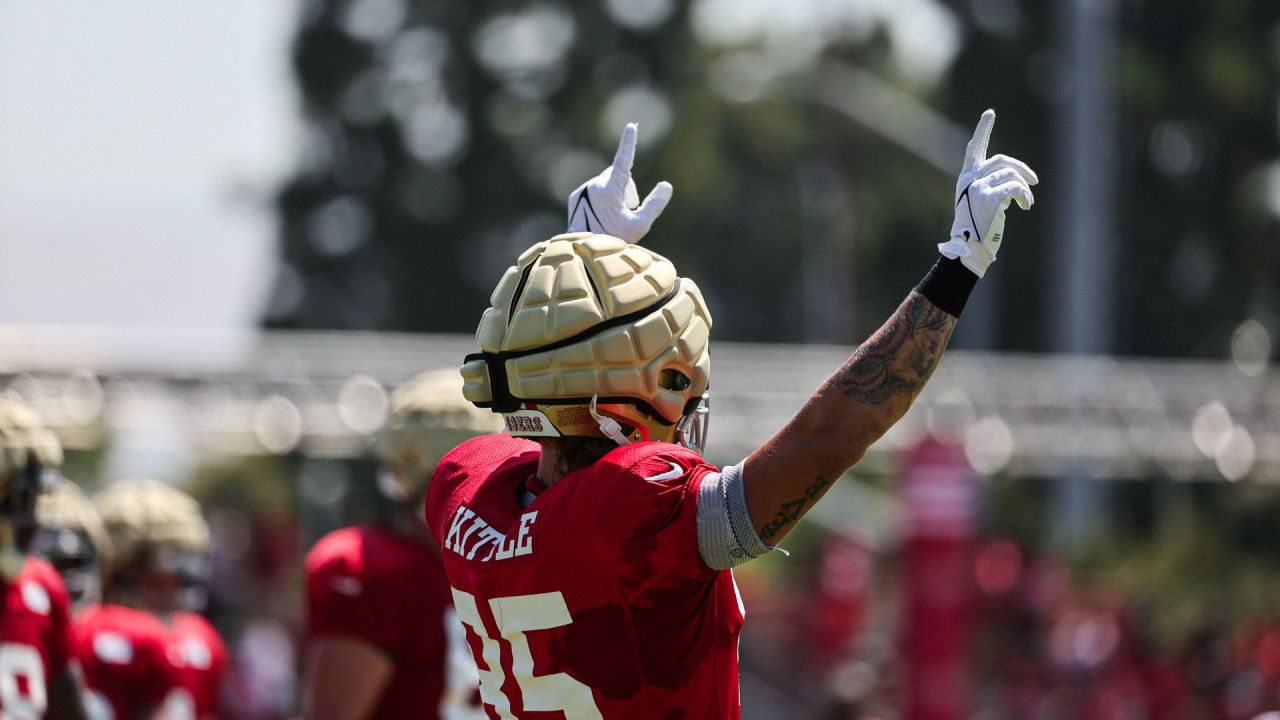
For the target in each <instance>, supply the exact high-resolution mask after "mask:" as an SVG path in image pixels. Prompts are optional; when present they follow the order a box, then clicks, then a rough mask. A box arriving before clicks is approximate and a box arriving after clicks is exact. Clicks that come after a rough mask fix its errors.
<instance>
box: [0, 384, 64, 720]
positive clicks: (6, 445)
mask: <svg viewBox="0 0 1280 720" xmlns="http://www.w3.org/2000/svg"><path fill="white" fill-rule="evenodd" d="M61 462H62V447H61V445H59V443H58V439H57V438H56V437H55V436H54V435H53V433H52V432H50V431H49V430H47V429H46V428H45V427H44V426H43V425H42V424H41V423H40V421H39V419H37V418H36V416H35V415H34V414H33V413H32V412H31V411H30V410H29V409H28V408H27V407H26V406H24V405H22V404H21V403H19V402H17V401H15V400H10V399H8V398H5V397H0V593H3V596H4V597H3V602H4V606H3V611H2V614H0V717H4V718H45V717H48V718H83V717H85V714H84V705H83V703H82V701H81V692H80V681H79V679H78V678H77V676H76V673H75V671H74V669H73V668H72V664H71V608H70V598H69V596H68V595H67V589H66V586H65V585H64V584H63V582H62V578H60V577H59V576H58V573H57V571H55V570H54V569H53V567H52V566H51V565H49V563H47V562H45V561H44V560H42V559H40V558H36V557H31V556H29V555H28V554H27V548H28V547H29V546H30V543H31V540H32V537H33V535H34V533H35V529H36V523H35V504H36V499H37V496H38V495H39V493H40V492H41V490H43V489H44V488H46V487H48V486H49V485H51V484H52V481H51V477H50V476H51V472H52V470H53V469H55V468H56V467H57V466H58V465H59V464H60V463H61Z"/></svg>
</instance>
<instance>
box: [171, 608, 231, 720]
mask: <svg viewBox="0 0 1280 720" xmlns="http://www.w3.org/2000/svg"><path fill="white" fill-rule="evenodd" d="M167 625H168V627H167V630H168V633H167V635H166V646H165V651H166V652H165V655H166V657H167V659H168V661H169V665H170V666H171V667H172V668H173V673H174V680H175V682H176V683H177V685H178V688H179V689H180V690H182V691H185V693H186V696H187V697H185V698H183V699H182V704H183V705H187V704H189V707H190V710H189V712H191V713H192V714H193V715H194V716H195V717H197V718H208V717H214V716H216V715H217V714H218V707H219V699H220V698H219V695H220V691H221V687H222V678H223V676H224V675H225V674H226V672H227V663H228V655H227V646H226V643H224V642H223V641H222V636H221V635H220V634H218V631H217V629H216V628H214V627H213V625H212V624H211V623H210V622H209V621H208V620H206V619H204V617H202V616H200V615H197V614H196V613H191V612H176V613H173V614H172V615H171V616H170V617H169V619H168V622H167ZM171 701H172V700H171Z"/></svg>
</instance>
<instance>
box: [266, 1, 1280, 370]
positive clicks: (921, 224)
mask: <svg viewBox="0 0 1280 720" xmlns="http://www.w3.org/2000/svg"><path fill="white" fill-rule="evenodd" d="M1062 5H1063V3H1062V2H1056V3H1037V2H1029V1H1020V0H945V1H941V2H939V1H935V0H902V1H901V2H895V3H861V2H853V0H850V1H849V2H846V3H839V2H837V3H831V2H811V1H808V0H805V1H800V2H794V3H784V4H778V3H768V2H763V1H762V0H740V1H733V0H605V1H604V2H600V3H561V2H533V3H512V2H495V3H471V2H466V1H465V0H435V1H434V2H430V3H426V2H410V1H409V0H312V1H311V2H309V3H307V5H306V6H305V10H304V12H303V14H302V17H301V20H300V25H299V28H298V32H297V36H296V39H295V43H294V49H293V58H294V67H295V70H296V74H297V79H298V83H299V87H300V89H301V95H302V99H303V106H304V115H305V118H306V122H307V127H308V132H307V144H306V153H305V161H304V163H303V164H302V166H301V167H300V169H299V171H298V173H297V174H296V175H295V176H294V177H293V178H292V179H291V180H290V181H289V182H288V184H287V186H286V187H284V188H283V189H282V191H281V193H280V195H279V200H278V202H279V210H280V214H281V218H282V224H281V227H282V242H281V249H282V255H283V260H284V264H283V269H282V271H281V275H280V278H279V279H278V281H277V283H276V288H275V292H274V295H273V299H272V302H271V306H270V308H269V311H268V316H267V318H266V322H267V324H268V325H270V326H273V327H309V328H373V329H390V330H410V331H437V332H441V331H447V332H470V331H472V330H473V329H474V327H475V323H476V320H477V319H478V317H479V314H480V312H481V310H482V309H483V308H484V306H485V304H486V300H487V296H488V293H489V292H490V291H491V289H492V287H493V286H494V284H495V283H496V280H497V278H498V277H499V276H500V274H501V272H502V270H503V269H504V268H505V267H506V266H507V265H508V264H509V263H510V262H511V261H512V260H513V259H514V258H515V256H516V254H517V253H518V251H519V250H520V249H522V248H524V247H526V246H528V245H529V244H531V243H533V242H536V241H539V240H542V239H545V238H546V237H549V236H550V235H552V234H554V233H556V232H558V231H560V230H561V229H562V228H563V226H564V207H563V203H564V199H565V196H566V195H567V193H568V191H570V190H571V189H572V188H573V187H575V186H576V185H577V184H578V183H580V182H581V181H582V180H584V179H586V178H587V177H589V176H590V175H593V174H595V173H596V172H598V171H599V170H600V169H601V168H603V167H604V165H605V163H606V162H607V161H608V160H609V158H610V157H611V155H612V150H613V147H614V143H615V142H616V138H617V134H618V132H619V131H620V129H621V127H622V124H623V123H624V122H625V121H627V120H637V121H639V122H640V134H641V143H642V144H641V148H640V153H639V158H638V162H637V168H636V174H637V179H638V183H639V185H640V186H641V190H642V192H645V191H647V189H648V188H649V187H651V186H652V185H653V183H654V182H656V181H657V180H659V179H668V180H670V181H671V182H672V183H673V184H674V185H675V187H676V195H675V199H674V201H673V203H672V205H671V206H670V208H669V209H668V210H667V212H666V214H665V215H664V217H663V219H662V220H661V221H660V222H659V224H658V226H657V229H656V230H655V231H654V233H653V234H652V235H651V236H650V239H649V240H647V243H648V244H649V245H650V246H651V247H653V248H654V249H655V250H656V251H658V252H660V253H663V254H665V255H667V256H669V257H671V258H672V259H673V260H675V261H676V263H677V265H678V267H680V269H681V271H682V273H683V274H686V275H688V276H691V277H693V278H695V279H696V280H697V281H698V282H699V284H700V285H701V286H702V287H703V289H704V291H705V293H706V295H707V297H708V302H709V303H710V305H711V309H712V312H713V314H714V315H715V317H716V325H717V327H716V335H717V337H719V338H725V339H738V340H764V341H799V340H818V341H832V342H856V341H858V340H860V339H861V338H862V337H863V336H865V335H866V334H867V333H868V332H869V331H870V330H872V329H873V328H874V326H875V324H877V323H878V322H879V321H880V320H882V319H883V317H884V316H885V315H886V314H887V313H888V312H889V311H890V310H891V309H892V307H893V306H894V305H895V304H896V303H897V302H898V301H899V300H900V299H901V297H902V296H903V294H904V293H905V291H906V290H907V289H908V288H910V287H911V286H912V285H913V284H914V283H915V282H916V281H917V280H918V279H919V277H920V276H921V275H922V274H923V272H924V271H925V270H926V269H927V267H928V265H929V263H930V262H931V261H932V257H933V256H934V249H933V245H934V243H936V242H938V241H939V240H941V239H942V238H943V236H944V235H945V233H946V230H947V228H948V227H949V225H950V198H951V194H952V183H953V182H954V180H953V178H954V172H955V168H958V166H959V162H960V152H961V151H962V141H963V139H964V136H967V133H968V132H969V131H970V129H971V127H972V123H973V122H974V121H976V119H977V117H978V115H979V113H980V112H981V111H982V110H983V109H984V108H986V107H989V106H992V107H996V108H997V109H998V110H999V111H1000V112H1001V115H1002V118H1003V121H1002V122H1000V123H998V124H997V129H996V135H995V139H994V141H993V144H992V147H993V150H994V151H998V152H1008V153H1010V154H1014V155H1017V156H1019V157H1021V158H1023V159H1025V160H1027V161H1028V162H1029V163H1030V164H1031V165H1032V166H1033V167H1036V168H1037V170H1038V171H1039V172H1040V176H1041V178H1042V180H1043V183H1042V186H1041V188H1040V190H1039V193H1038V199H1039V201H1040V204H1039V207H1038V208H1037V211H1036V212H1033V213H1030V214H1029V215H1025V216H1023V215H1018V216H1017V217H1014V218H1012V219H1011V220H1010V224H1011V230H1010V231H1011V232H1012V233H1013V234H1014V235H1013V236H1014V237H1015V238H1016V240H1017V241H1018V242H1017V245H1018V246H1017V247H1015V248H1013V250H1011V251H1007V252H1006V253H1005V254H1002V255H1001V258H1002V262H1001V263H1000V264H999V266H998V268H997V270H996V271H995V272H994V273H993V274H992V275H993V276H994V277H989V279H988V280H987V281H986V282H985V283H984V286H985V287H984V292H988V293H993V294H995V295H996V296H997V297H998V300H997V302H995V303H992V304H991V306H992V307H993V308H994V312H995V314H996V315H995V318H994V320H993V323H994V327H995V329H996V330H997V332H996V333H995V334H994V344H995V345H996V346H997V347H998V348H999V349H1009V350H1043V349H1046V348H1047V333H1046V331H1045V329H1044V328H1045V327H1046V325H1047V319H1048V318H1049V317H1050V316H1051V314H1052V313H1053V312H1054V308H1052V307H1051V301H1050V296H1049V294H1048V289H1049V287H1050V285H1051V283H1052V281H1053V279H1054V268H1053V267H1052V266H1051V255H1050V249H1051V243H1052V242H1053V241H1054V240H1055V238H1054V237H1053V236H1052V234H1051V229H1052V227H1053V225H1052V223H1053V221H1054V220H1055V217H1056V214H1057V213H1061V212H1062V208H1061V206H1060V205H1055V192H1056V191H1057V190H1058V189H1060V188H1061V187H1063V184H1062V183H1060V182H1058V181H1057V180H1058V178H1057V177H1056V173H1055V170H1056V167H1055V162H1056V161H1057V158H1058V157H1060V153H1058V152H1057V151H1056V150H1055V148H1054V143H1055V142H1056V139H1055V137H1056V136H1055V133H1056V131H1057V128H1058V127H1059V126H1058V125H1057V123H1056V117H1057V111H1058V110H1060V109H1061V108H1060V107H1059V103H1060V100H1059V99H1058V98H1059V97H1060V95H1061V93H1060V92H1059V90H1060V85H1061V84H1062V66H1063V63H1064V60H1063V54H1062V49H1061V48H1060V47H1059V45H1060V42H1059V41H1060V38H1061V37H1062V36H1063V34H1064V33H1063V32H1062V31H1061V29H1060V28H1061V25H1062V19H1061V17H1060V16H1059V14H1058V13H1059V11H1060V9H1061V6H1062ZM1278 20H1280V5H1277V4H1276V3H1272V2H1263V1H1262V0H1253V1H1252V2H1248V1H1246V0H1230V1H1227V2H1210V1H1209V0H1195V1H1194V2H1193V1H1192V0H1178V1H1176V2H1171V3H1170V2H1162V3H1151V2H1139V1H1138V0H1130V1H1129V2H1124V3H1119V14H1118V23H1119V27H1118V29H1119V45H1120V47H1119V48H1118V52H1117V67H1116V76H1115V81H1116V84H1117V91H1118V101H1119V108H1120V117H1119V118H1118V128H1117V129H1118V137H1117V139H1118V141H1119V148H1118V151H1119V152H1120V154H1121V155H1120V158H1119V163H1118V165H1119V173H1120V177H1119V178H1118V180H1117V182H1116V183H1115V187H1116V188H1117V190H1118V192H1119V193H1120V197H1119V198H1118V199H1117V203H1116V207H1117V212H1118V213H1119V217H1118V218H1117V222H1116V225H1115V226H1116V228H1117V236H1116V238H1115V241H1116V245H1117V247H1118V250H1117V252H1118V255H1119V257H1118V268H1119V269H1118V272H1117V276H1118V278H1119V286H1118V287H1117V288H1116V290H1115V292H1116V294H1117V296H1118V297H1117V308H1118V309H1119V313H1120V315H1121V317H1119V318H1117V321H1116V327H1117V335H1118V337H1117V338H1115V347H1116V349H1117V350H1118V351H1119V352H1121V353H1125V354H1154V355H1177V356H1181V355H1186V354H1188V353H1192V354H1200V355H1210V356H1213V355H1219V356H1220V355H1221V354H1223V352H1224V350H1225V345H1226V340H1227V338H1229V336H1230V332H1231V330H1232V329H1233V328H1234V327H1235V326H1236V325H1237V324H1238V323H1239V322H1240V321H1241V320H1242V319H1244V318H1245V317H1248V316H1250V315H1254V316H1258V317H1259V318H1261V319H1262V320H1263V321H1264V322H1265V323H1271V325H1272V328H1273V329H1275V327H1274V320H1273V319H1272V316H1271V315H1268V313H1273V314H1274V312H1275V308H1276V307H1277V300H1276V298H1275V294H1276V286H1275V283H1274V275H1275V268H1276V266H1277V256H1278V255H1280V243H1278V242H1277V238H1276V235H1277V227H1276V221H1275V218H1276V211H1277V208H1276V207H1275V206H1276V205H1277V204H1280V203H1278V201H1277V200H1276V197H1277V194H1278V193H1280V191H1278V190H1276V189H1274V188H1272V187H1271V186H1270V185H1268V181H1269V178H1271V177H1272V176H1273V175H1277V173H1273V172H1271V170H1270V169H1271V168H1272V163H1274V162H1275V159H1276V156H1277V155H1278V154H1280V148H1277V132H1276V87H1277V77H1276V74H1277V67H1278V64H1277V51H1276V49H1275V41H1274V38H1275V37H1276V29H1277V21H1278ZM833 73H834V75H833ZM833 78H835V79H837V80H840V81H845V80H853V81H857V82H856V83H854V84H853V85H849V87H855V86H856V87H862V88H863V89H864V90H865V89H867V87H868V83H869V84H870V88H871V89H872V90H877V92H879V93H880V95H878V96H876V97H883V96H887V97H890V98H896V99H898V100H902V101H903V102H901V103H889V104H885V105H884V106H883V107H874V108H869V109H870V110H872V111H873V112H872V113H871V114H872V115H875V114H876V113H879V115H880V116H881V119H882V121H883V122H886V123H888V124H890V125H892V124H895V123H896V124H898V125H901V126H902V127H906V128H910V127H912V123H913V121H914V120H915V119H917V118H918V117H920V116H921V115H920V113H918V112H916V111H915V110H914V109H913V107H919V108H933V109H935V110H937V111H938V112H940V113H941V116H943V117H946V118H951V119H952V120H953V121H954V123H955V125H954V130H953V133H952V134H953V135H954V134H956V133H957V132H959V133H963V135H962V136H961V145H957V146H956V147H954V151H953V152H954V155H955V157H954V158H952V159H951V160H950V161H948V162H950V163H951V164H952V165H954V166H955V168H952V169H948V170H946V171H943V170H941V169H939V168H938V167H935V166H934V165H935V164H936V163H935V164H931V163H930V162H927V161H925V160H922V159H921V157H920V155H919V153H913V152H911V151H909V150H908V149H906V148H905V146H904V144H903V143H901V142H894V141H890V140H888V139H887V137H886V134H885V133H883V127H882V128H881V130H880V131H876V130H873V129H872V127H873V126H874V123H869V122H867V121H866V119H865V117H858V116H859V115H860V113H861V112H862V110H863V109H868V108H867V106H868V105H871V104H875V103H868V102H867V101H866V97H870V96H864V95H862V94H857V95H856V98H855V99H858V102H859V103H860V105H859V106H858V107H856V108H855V109H854V111H853V112H852V113H850V112H841V111H839V110H834V109H831V107H829V104H823V103H821V102H817V101H815V98H817V97H818V96H819V95H821V94H822V93H823V92H828V93H829V92H831V91H832V88H842V87H845V86H844V85H840V84H838V83H836V84H833V82H832V80H833ZM858 83H860V85H859V84H858ZM841 92H842V91H841ZM850 92H851V93H853V91H850ZM850 97H854V95H852V94H851V95H850ZM1100 125H1102V123H1101V122H1100ZM953 144H954V143H953ZM1059 202H1060V200H1059ZM975 322H976V321H975Z"/></svg>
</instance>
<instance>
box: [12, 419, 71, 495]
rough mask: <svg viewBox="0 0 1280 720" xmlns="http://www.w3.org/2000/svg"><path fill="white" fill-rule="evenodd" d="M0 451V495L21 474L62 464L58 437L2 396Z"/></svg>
mask: <svg viewBox="0 0 1280 720" xmlns="http://www.w3.org/2000/svg"><path fill="white" fill-rule="evenodd" d="M0 450H3V453H0V494H2V493H4V492H7V491H8V490H9V489H10V488H11V487H13V485H14V483H15V482H16V481H19V480H20V478H21V476H23V475H29V474H31V473H33V472H36V473H37V474H38V471H39V470H44V469H48V470H56V469H57V468H58V467H59V466H61V465H62V444H61V443H60V442H58V436H57V435H54V434H53V431H52V430H49V429H48V428H47V427H45V425H44V423H43V422H41V421H40V418H39V417H37V416H36V414H35V412H33V411H32V410H31V409H30V408H28V407H27V406H26V405H24V404H23V403H21V402H19V401H18V400H15V399H13V398H9V397H4V396H0ZM33 468H34V470H33Z"/></svg>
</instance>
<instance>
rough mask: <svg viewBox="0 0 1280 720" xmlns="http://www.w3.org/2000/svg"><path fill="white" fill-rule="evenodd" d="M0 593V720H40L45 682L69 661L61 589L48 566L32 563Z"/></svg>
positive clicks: (66, 611)
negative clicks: (0, 609) (0, 610)
mask: <svg viewBox="0 0 1280 720" xmlns="http://www.w3.org/2000/svg"><path fill="white" fill-rule="evenodd" d="M0 587H3V592H4V615H3V617H0V716H3V717H44V713H45V710H46V709H47V708H48V697H49V696H48V690H49V684H50V681H51V680H52V679H53V678H54V677H56V676H58V675H60V674H62V673H63V672H64V671H65V670H66V669H67V663H68V662H69V661H70V658H71V632H72V628H71V607H70V599H69V598H68V596H67V588H66V586H65V585H63V583H62V578H61V577H59V576H58V573H57V571H55V570H54V569H53V566H51V565H49V563H47V562H45V561H44V560H41V559H39V558H34V557H29V558H27V560H26V563H25V564H24V565H23V568H22V571H21V572H20V573H18V576H17V577H16V578H14V579H13V580H12V581H10V582H7V583H4V584H3V585H0Z"/></svg>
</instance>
